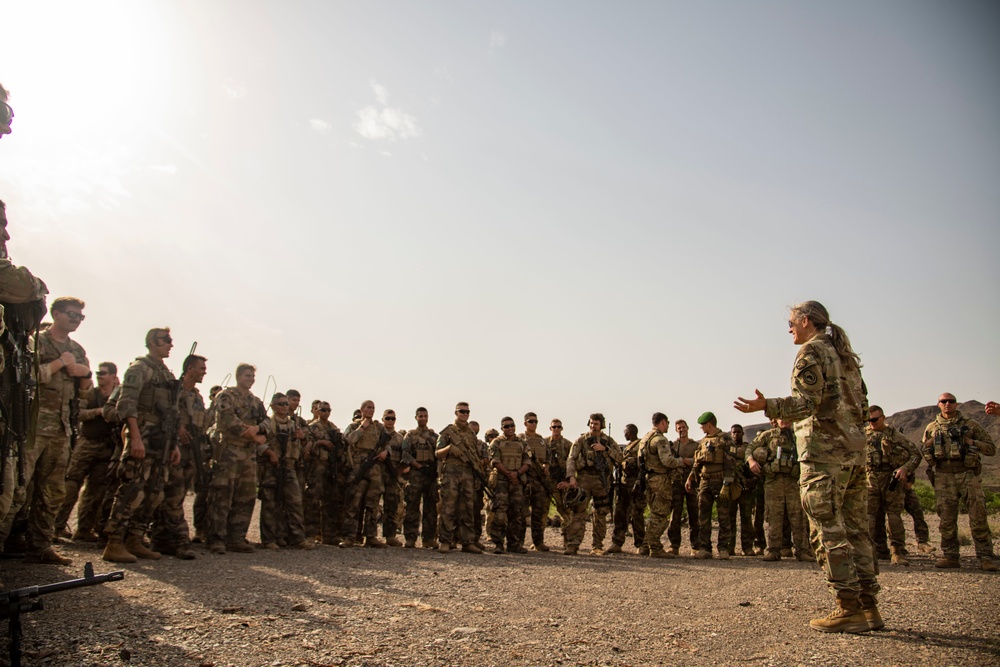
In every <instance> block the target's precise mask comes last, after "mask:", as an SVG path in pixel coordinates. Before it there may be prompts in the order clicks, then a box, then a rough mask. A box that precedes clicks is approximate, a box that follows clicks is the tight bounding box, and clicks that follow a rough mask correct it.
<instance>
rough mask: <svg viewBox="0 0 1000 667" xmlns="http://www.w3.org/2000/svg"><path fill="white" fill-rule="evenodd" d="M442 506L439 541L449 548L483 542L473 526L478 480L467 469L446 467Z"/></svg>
mask: <svg viewBox="0 0 1000 667" xmlns="http://www.w3.org/2000/svg"><path fill="white" fill-rule="evenodd" d="M438 486H439V493H440V496H441V502H440V504H439V505H438V540H440V541H441V542H442V543H447V544H473V543H475V541H476V540H477V539H478V538H479V535H478V534H476V533H475V532H474V531H475V524H474V522H473V516H472V515H473V505H474V496H475V495H476V493H478V494H479V495H480V496H481V495H483V492H482V490H478V491H477V484H476V478H475V477H474V476H473V474H472V469H471V468H469V467H468V466H467V465H462V464H457V463H449V464H448V465H447V466H443V469H442V470H441V475H440V478H439V480H438Z"/></svg>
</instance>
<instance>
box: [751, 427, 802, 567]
mask: <svg viewBox="0 0 1000 667" xmlns="http://www.w3.org/2000/svg"><path fill="white" fill-rule="evenodd" d="M777 424H778V427H777V428H772V429H769V430H767V431H762V432H760V433H758V434H757V437H756V438H754V439H753V442H752V443H750V446H749V447H748V448H747V454H748V455H749V459H748V463H749V464H750V470H751V471H752V472H753V473H754V474H755V475H761V474H762V475H763V476H764V518H765V521H766V522H767V553H766V554H765V555H764V560H765V561H767V562H769V563H770V562H774V561H778V560H781V556H782V546H783V534H782V533H783V529H784V525H785V521H786V517H787V521H788V522H789V523H790V524H791V527H792V541H793V544H794V545H795V556H796V557H797V558H798V559H799V560H802V561H815V558H813V557H812V556H810V554H809V552H808V547H807V540H808V537H807V534H806V531H807V530H808V526H807V519H806V517H805V515H804V514H803V512H802V498H801V497H800V496H799V472H800V466H799V460H798V453H797V451H796V449H795V433H794V432H793V431H792V423H791V422H789V421H785V420H784V419H779V420H777Z"/></svg>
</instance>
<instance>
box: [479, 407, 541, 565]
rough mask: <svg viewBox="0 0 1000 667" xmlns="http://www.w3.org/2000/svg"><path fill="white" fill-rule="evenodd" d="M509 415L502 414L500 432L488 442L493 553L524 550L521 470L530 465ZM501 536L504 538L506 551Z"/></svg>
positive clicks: (523, 551)
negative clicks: (491, 468) (490, 467)
mask: <svg viewBox="0 0 1000 667" xmlns="http://www.w3.org/2000/svg"><path fill="white" fill-rule="evenodd" d="M516 426H517V425H516V424H515V423H514V418H513V417H504V418H503V419H502V420H501V423H500V427H501V429H502V431H503V433H502V434H501V435H500V436H499V437H497V438H494V440H493V442H491V443H490V444H489V453H490V465H491V466H492V467H493V470H492V471H491V472H490V478H489V482H490V489H491V490H492V491H493V499H492V500H491V501H490V511H492V512H493V522H492V524H491V525H490V540H492V542H493V544H494V545H496V548H495V549H494V550H493V553H496V554H503V553H506V551H509V552H511V553H527V552H528V550H527V549H525V548H524V536H525V532H526V528H525V526H524V523H525V521H524V519H525V511H524V481H525V477H524V475H525V473H526V472H528V468H529V466H530V465H531V460H530V459H529V458H528V446H527V445H526V444H525V443H524V441H523V440H521V438H520V437H519V436H517V435H514V429H515V428H516ZM504 538H506V540H507V546H506V551H505V549H504Z"/></svg>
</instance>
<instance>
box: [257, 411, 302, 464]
mask: <svg viewBox="0 0 1000 667" xmlns="http://www.w3.org/2000/svg"><path fill="white" fill-rule="evenodd" d="M297 428H299V425H298V424H297V423H296V422H295V419H293V418H292V417H291V416H288V417H284V418H282V417H279V416H278V415H271V418H270V424H269V426H268V430H267V442H266V443H264V444H263V445H257V455H258V456H263V454H264V452H266V451H267V450H268V449H270V450H271V451H272V452H274V453H275V454H277V455H278V464H279V465H281V463H284V464H285V466H286V467H287V466H288V464H289V463H291V464H294V463H295V461H298V460H299V458H300V457H301V456H302V445H301V444H300V441H299V440H297V439H296V438H295V429H297Z"/></svg>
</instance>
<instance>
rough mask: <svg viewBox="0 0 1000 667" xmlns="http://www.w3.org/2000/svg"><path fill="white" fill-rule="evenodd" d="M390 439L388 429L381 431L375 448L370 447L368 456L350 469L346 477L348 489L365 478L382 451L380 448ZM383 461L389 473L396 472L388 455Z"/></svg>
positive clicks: (393, 473)
mask: <svg viewBox="0 0 1000 667" xmlns="http://www.w3.org/2000/svg"><path fill="white" fill-rule="evenodd" d="M391 439H392V436H391V435H389V432H388V431H383V432H382V435H381V436H379V439H378V443H377V444H376V445H375V448H374V449H372V450H371V451H370V452H368V456H366V457H365V458H364V460H363V461H362V462H361V465H359V466H358V467H357V468H355V469H354V470H352V471H351V475H350V477H348V478H347V488H348V489H350V488H352V487H353V486H355V485H356V484H357V483H358V482H360V481H361V480H362V479H364V478H365V476H366V475H367V474H368V471H369V470H371V469H372V466H374V465H375V462H376V460H377V459H378V455H379V454H380V453H381V452H382V448H383V447H385V445H386V443H387V442H389V440H391ZM385 463H386V467H387V468H388V469H389V474H390V475H395V474H396V469H395V466H393V465H392V461H390V460H389V457H388V456H386V457H385Z"/></svg>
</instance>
